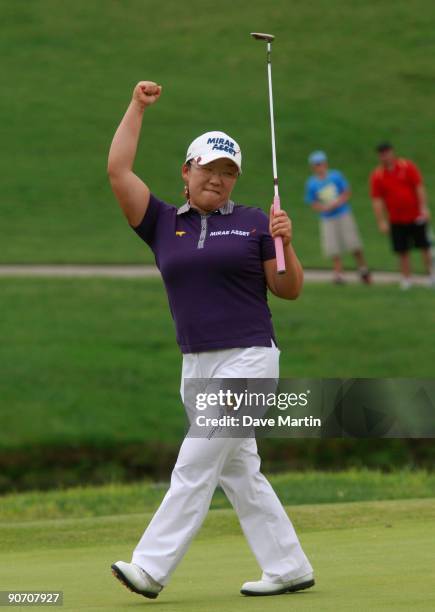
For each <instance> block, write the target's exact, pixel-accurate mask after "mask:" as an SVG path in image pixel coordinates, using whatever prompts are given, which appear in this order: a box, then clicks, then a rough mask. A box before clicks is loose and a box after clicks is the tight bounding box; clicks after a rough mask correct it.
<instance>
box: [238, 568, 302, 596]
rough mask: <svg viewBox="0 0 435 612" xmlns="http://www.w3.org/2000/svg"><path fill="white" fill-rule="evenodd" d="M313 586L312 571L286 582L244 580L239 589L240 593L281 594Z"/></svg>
mask: <svg viewBox="0 0 435 612" xmlns="http://www.w3.org/2000/svg"><path fill="white" fill-rule="evenodd" d="M312 586H314V575H313V573H310V574H305V576H301V577H300V578H295V579H294V580H289V581H288V582H282V583H281V584H279V583H277V582H268V581H267V580H258V581H257V582H245V584H244V585H243V586H242V588H241V589H240V592H241V594H242V595H281V594H282V593H294V592H295V591H303V590H304V589H309V588H310V587H312Z"/></svg>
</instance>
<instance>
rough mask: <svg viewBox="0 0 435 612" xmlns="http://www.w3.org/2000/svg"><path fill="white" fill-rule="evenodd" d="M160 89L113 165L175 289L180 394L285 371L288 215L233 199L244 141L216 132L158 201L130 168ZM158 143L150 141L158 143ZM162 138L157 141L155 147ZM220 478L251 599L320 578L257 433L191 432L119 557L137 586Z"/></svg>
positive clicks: (142, 103)
mask: <svg viewBox="0 0 435 612" xmlns="http://www.w3.org/2000/svg"><path fill="white" fill-rule="evenodd" d="M161 91H162V88H161V87H160V86H159V85H156V83H153V82H150V81H141V82H140V83H138V84H137V85H136V87H135V89H134V92H133V97H132V100H131V103H130V105H129V107H128V109H127V112H126V113H125V115H124V117H123V119H122V121H121V123H120V125H119V127H118V129H117V131H116V133H115V136H114V138H113V142H112V146H111V149H110V153H109V163H108V172H109V176H110V182H111V185H112V189H113V191H114V193H115V196H116V198H117V199H118V201H119V203H120V205H121V208H122V210H123V211H124V214H125V216H126V218H127V220H128V222H129V224H130V226H132V228H133V229H134V231H135V232H136V233H137V234H138V235H139V236H140V237H141V238H142V240H144V241H145V242H146V243H147V244H148V245H149V247H150V248H151V249H152V251H153V253H154V255H155V259H156V263H157V265H158V267H159V269H160V272H161V274H162V277H163V281H164V284H165V287H166V291H167V294H168V299H169V305H170V309H171V313H172V316H173V319H174V322H175V328H176V333H177V342H178V344H179V346H180V349H181V351H182V353H183V364H182V375H181V391H182V397H183V381H184V380H185V379H189V378H204V379H205V378H208V379H215V378H216V379H230V378H236V379H237V378H239V379H241V378H244V379H247V378H248V379H261V378H266V379H267V378H268V379H277V378H278V377H279V354H280V351H279V350H278V348H277V346H276V342H275V335H274V331H273V327H272V322H271V314H270V311H269V308H268V305H267V288H269V289H270V291H272V293H274V294H275V295H277V296H278V297H282V298H284V299H289V300H291V299H295V298H297V297H298V295H299V293H300V291H301V287H302V282H303V272H302V267H301V265H300V263H299V261H298V258H297V256H296V254H295V252H294V250H293V247H292V245H291V222H290V220H289V218H288V216H287V214H286V213H285V212H284V211H280V212H279V213H277V214H276V215H273V213H272V212H271V216H270V220H269V219H268V217H267V215H265V214H264V212H263V211H262V210H261V209H260V208H254V207H250V206H242V205H240V204H235V203H234V202H233V201H232V200H231V199H230V198H231V192H232V190H233V188H234V185H235V184H236V181H237V178H238V176H239V175H240V173H241V164H242V155H241V152H240V148H239V145H238V144H237V142H236V141H235V140H234V139H233V138H231V137H230V136H228V135H227V134H224V133H223V132H208V133H206V134H203V135H202V136H199V137H198V138H196V140H194V141H193V142H192V144H191V145H190V146H189V149H188V151H187V156H186V160H185V162H184V164H183V166H182V170H181V175H182V179H183V181H184V185H185V194H186V203H185V204H184V205H183V206H181V207H180V208H176V207H175V206H171V205H169V204H166V203H165V202H163V201H161V200H159V199H157V198H156V197H155V196H154V195H153V194H151V193H150V190H149V189H148V187H147V186H146V185H145V183H143V182H142V180H141V179H140V178H138V177H137V176H136V175H135V174H134V172H133V163H134V159H135V154H136V148H137V145H138V140H139V135H140V131H141V126H142V118H143V113H144V111H145V110H146V109H147V108H148V107H149V106H151V105H152V104H154V103H155V102H157V101H158V99H159V98H160V95H161ZM150 145H151V143H150ZM153 146H155V145H154V144H153ZM277 236H281V237H282V240H283V244H284V252H285V263H286V273H285V274H282V275H278V274H277V273H276V259H275V249H274V242H273V238H274V237H277ZM217 485H220V486H221V487H222V489H223V490H224V492H225V494H226V495H227V496H228V498H229V500H230V502H231V504H232V505H233V507H234V509H235V510H236V512H237V515H238V518H239V520H240V524H241V526H242V529H243V532H244V534H245V536H246V538H247V540H248V543H249V545H250V547H251V549H252V551H253V553H254V555H255V557H256V559H257V561H258V563H259V565H260V567H261V569H262V572H263V573H262V576H261V579H260V580H258V581H256V582H246V583H245V584H243V586H242V589H241V592H242V593H243V594H244V595H278V594H280V593H285V592H289V591H298V590H301V589H306V588H308V587H311V586H312V585H313V584H314V578H313V569H312V567H311V565H310V563H309V561H308V559H307V557H306V556H305V554H304V552H303V550H302V548H301V545H300V543H299V540H298V538H297V536H296V534H295V531H294V529H293V526H292V524H291V522H290V520H289V518H288V517H287V514H286V512H285V511H284V508H283V507H282V505H281V503H280V501H279V500H278V498H277V496H276V494H275V493H274V491H273V489H272V487H271V485H270V484H269V482H268V481H267V480H266V478H265V477H264V476H263V474H262V473H261V472H260V457H259V456H258V453H257V445H256V441H255V437H249V438H240V437H222V436H221V437H219V436H205V435H204V436H203V437H189V436H187V437H186V438H185V440H184V441H183V443H182V445H181V448H180V452H179V455H178V459H177V462H176V465H175V467H174V470H173V472H172V476H171V484H170V488H169V491H168V492H167V494H166V496H165V498H164V499H163V501H162V503H161V505H160V507H159V509H158V510H157V512H156V513H155V515H154V517H153V519H152V520H151V522H150V524H149V525H148V527H147V529H146V530H145V532H144V534H143V535H142V538H141V539H140V541H139V543H138V544H137V546H136V548H135V550H134V552H133V556H132V561H131V563H126V562H124V561H118V562H116V563H114V564H113V565H112V571H113V573H114V574H115V576H116V577H117V578H118V579H119V580H120V581H121V582H122V583H124V584H125V585H126V586H127V587H128V588H130V589H131V590H132V591H134V592H135V593H138V594H140V595H144V596H145V597H150V598H155V597H157V595H158V594H159V592H160V591H161V590H162V588H163V587H164V586H165V585H166V584H167V583H168V582H169V579H170V577H171V574H172V572H173V571H174V570H175V568H176V566H177V565H178V563H179V562H180V561H181V559H182V557H183V555H184V554H185V552H186V550H187V548H188V546H189V544H190V542H191V541H192V539H193V537H194V536H195V534H196V532H197V531H198V529H199V528H200V526H201V524H202V522H203V520H204V518H205V515H206V513H207V510H208V508H209V506H210V501H211V498H212V495H213V492H214V490H215V488H216V486H217Z"/></svg>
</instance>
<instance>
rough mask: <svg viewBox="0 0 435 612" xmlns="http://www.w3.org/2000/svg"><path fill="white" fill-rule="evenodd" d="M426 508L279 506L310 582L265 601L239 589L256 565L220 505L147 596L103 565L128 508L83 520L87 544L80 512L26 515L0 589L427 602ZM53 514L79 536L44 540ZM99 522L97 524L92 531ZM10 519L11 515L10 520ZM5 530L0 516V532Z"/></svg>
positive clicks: (114, 605) (282, 604)
mask: <svg viewBox="0 0 435 612" xmlns="http://www.w3.org/2000/svg"><path fill="white" fill-rule="evenodd" d="M434 507H435V503H434V500H424V501H423V500H411V501H405V502H404V501H400V502H395V501H394V502H377V503H355V504H325V505H316V506H306V507H299V508H291V509H289V510H290V512H289V513H290V514H291V515H294V516H295V518H296V519H297V520H295V523H299V526H300V537H301V541H302V544H303V546H304V548H305V550H306V552H307V554H308V555H309V557H310V559H311V561H312V563H313V565H314V567H315V570H316V577H317V585H316V587H314V589H311V590H309V591H306V592H302V593H299V594H293V595H290V594H289V595H284V596H279V597H274V598H268V599H267V600H264V599H262V598H249V599H247V598H244V597H242V596H241V595H239V588H240V586H241V584H242V583H243V582H244V581H245V580H252V579H257V578H259V576H260V571H259V569H258V567H257V564H256V561H255V559H254V557H253V555H252V553H251V552H250V550H249V548H248V546H247V544H246V541H245V539H244V538H243V536H241V535H236V534H234V535H228V534H225V529H224V528H223V523H222V519H230V516H229V514H230V513H229V512H228V511H212V512H211V513H210V515H209V517H208V520H207V523H206V525H204V528H203V529H202V530H201V532H200V534H199V537H198V538H197V539H196V540H195V541H194V542H193V544H192V546H191V548H190V550H189V551H188V553H187V555H186V557H185V558H184V559H183V561H182V563H181V564H180V565H179V567H178V568H177V570H176V572H175V573H174V575H173V578H172V580H171V582H170V584H169V585H168V587H167V588H166V589H165V590H164V591H163V593H162V595H160V597H159V599H158V600H156V602H148V601H146V600H145V599H144V598H141V597H139V596H137V595H133V594H131V593H129V592H128V591H127V590H125V589H123V588H122V587H121V586H120V585H119V584H118V583H117V582H116V581H115V580H114V579H113V577H112V575H111V573H110V564H111V563H112V562H113V561H116V560H118V559H126V560H129V559H130V555H131V550H132V546H133V545H134V543H135V541H136V536H134V537H133V533H132V532H133V531H137V529H138V528H139V527H140V525H139V524H138V522H137V518H138V517H137V515H134V529H132V530H129V529H126V527H127V525H128V521H129V520H130V519H131V518H132V517H126V516H122V517H118V519H115V518H114V517H110V519H111V520H110V521H108V520H107V518H98V519H92V522H93V529H92V533H93V535H90V534H89V537H88V544H87V545H86V544H84V542H83V541H82V538H83V536H84V532H83V529H82V524H83V521H81V520H77V521H73V520H70V521H40V522H39V523H38V522H34V523H31V524H27V528H26V529H22V530H21V543H20V545H19V546H18V544H19V543H18V540H16V541H15V544H12V542H9V544H11V545H12V546H11V547H10V546H7V547H5V546H2V550H3V551H4V550H6V549H8V552H3V553H1V554H0V565H1V568H2V569H1V573H0V590H11V589H18V590H19V589H21V590H32V589H34V590H37V589H38V590H43V589H47V590H48V589H53V590H57V589H59V590H63V591H64V606H63V609H64V610H117V611H118V610H130V609H131V608H132V607H134V606H140V605H158V606H159V605H162V606H163V609H164V610H165V612H172V611H174V612H188V611H196V610H198V611H200V610H201V611H205V610H207V611H211V612H214V611H216V612H217V611H219V612H226V611H228V610H232V611H233V610H234V611H236V612H238V611H239V610H264V609H265V608H266V601H267V609H270V610H288V609H289V607H291V608H292V609H297V610H298V611H299V610H343V611H348V610H364V611H366V610H370V611H372V610H410V609H413V610H431V609H433V608H432V604H433V601H434V598H435V583H434V581H433V580H431V576H433V574H434V571H435V563H434V558H433V546H432V543H433V541H434V540H435V516H434V514H435V510H434ZM375 510H377V512H376V511H375ZM298 511H301V512H298ZM365 511H366V512H365ZM352 514H353V519H352ZM225 515H226V516H225ZM364 516H365V517H366V520H364ZM314 517H317V520H315V518H314ZM143 518H144V517H142V519H143ZM310 518H311V519H312V521H313V522H314V523H315V524H314V525H313V527H314V530H313V531H310V530H309V529H310V526H309V524H307V522H306V521H307V520H309V519H310ZM85 521H86V522H87V523H89V520H87V519H85ZM56 522H58V523H64V524H68V530H71V531H72V530H74V524H75V526H76V527H77V535H78V536H79V537H78V538H77V539H76V540H75V543H74V542H73V541H72V540H71V539H70V538H68V537H66V542H65V544H66V545H65V544H62V541H61V540H59V541H57V545H56V546H54V543H55V542H56V537H55V538H54V541H53V540H52V537H51V536H52V535H53V534H54V533H55V530H54V531H53V530H52V529H50V525H51V527H53V524H55V523H56ZM321 523H323V525H324V528H323V529H322V528H321ZM99 524H102V525H104V527H103V529H102V533H100V532H99ZM235 525H236V524H234V523H233V521H232V520H230V525H229V528H230V529H233V530H234V528H235ZM352 525H354V526H352ZM358 525H361V526H358ZM21 526H22V527H24V524H22V525H21ZM109 526H110V527H109ZM303 526H304V527H305V529H304V528H303ZM10 527H11V528H12V525H10ZM17 527H18V526H17V525H16V524H15V525H14V529H15V528H17ZM110 529H111V531H112V535H113V540H112V542H110ZM7 531H8V527H7V526H6V525H3V529H2V532H1V533H2V534H5V533H6V532H7ZM85 531H86V530H85ZM35 533H37V537H36V540H37V542H38V546H37V547H35V548H33V550H27V551H26V548H27V543H28V544H29V545H32V544H34V543H35V542H32V540H33V535H34V534H35ZM42 533H45V544H46V546H44V539H43V538H42ZM66 534H67V531H64V535H66ZM79 534H81V535H79ZM100 535H102V538H101V540H100V543H99V544H98V543H97V542H98V541H99V536H100ZM136 535H137V536H139V535H140V533H137V534H136ZM16 537H18V534H16ZM2 539H3V538H2ZM122 540H123V541H122ZM114 541H118V542H119V543H118V544H114V543H113V542H114ZM90 542H92V544H90ZM3 544H5V542H4V541H3Z"/></svg>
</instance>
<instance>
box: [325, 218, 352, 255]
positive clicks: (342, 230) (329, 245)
mask: <svg viewBox="0 0 435 612" xmlns="http://www.w3.org/2000/svg"><path fill="white" fill-rule="evenodd" d="M320 240H321V243H322V250H323V254H324V255H325V257H336V256H338V255H342V254H343V253H354V252H355V251H360V250H361V249H362V241H361V237H360V235H359V232H358V227H357V224H356V222H355V219H354V216H353V214H352V213H351V212H348V213H344V214H343V215H340V216H339V217H331V218H328V219H325V218H322V219H321V221H320Z"/></svg>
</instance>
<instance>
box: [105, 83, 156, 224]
mask: <svg viewBox="0 0 435 612" xmlns="http://www.w3.org/2000/svg"><path fill="white" fill-rule="evenodd" d="M161 91H162V88H161V87H160V85H157V84H156V83H153V82H152V81H140V82H139V83H138V84H137V85H136V87H135V88H134V91H133V97H132V100H131V102H130V104H129V107H128V109H127V111H126V113H125V115H124V117H123V118H122V121H121V123H120V124H119V126H118V129H117V130H116V132H115V136H114V137H113V141H112V145H111V147H110V152H109V160H108V165H107V172H108V174H109V179H110V184H111V186H112V189H113V193H114V194H115V196H116V198H117V200H118V202H119V204H120V206H121V208H122V210H123V212H124V214H125V216H126V217H127V220H128V222H129V223H130V225H132V226H133V227H136V226H137V225H139V224H140V222H141V221H142V219H143V217H144V215H145V212H146V210H147V208H148V203H149V200H150V190H149V189H148V187H147V186H146V185H145V183H144V182H143V181H142V180H141V179H140V178H139V177H138V176H136V174H135V173H134V172H133V164H134V159H135V157H136V149H137V144H138V141H139V135H140V130H141V127H142V118H143V113H144V110H145V108H146V107H147V106H150V105H151V104H154V102H156V101H157V100H158V99H159V97H160V94H161Z"/></svg>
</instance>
